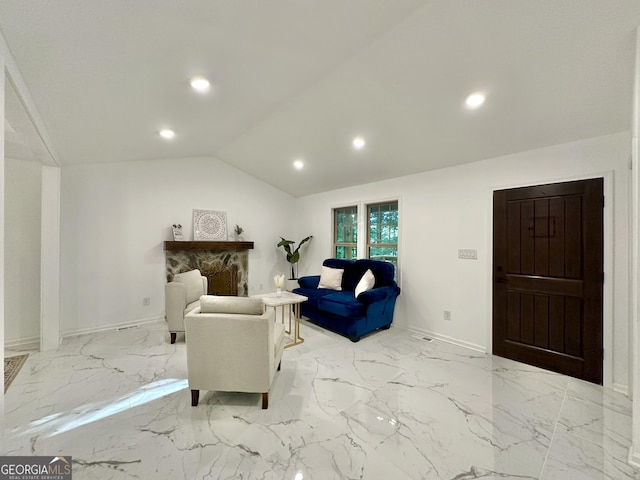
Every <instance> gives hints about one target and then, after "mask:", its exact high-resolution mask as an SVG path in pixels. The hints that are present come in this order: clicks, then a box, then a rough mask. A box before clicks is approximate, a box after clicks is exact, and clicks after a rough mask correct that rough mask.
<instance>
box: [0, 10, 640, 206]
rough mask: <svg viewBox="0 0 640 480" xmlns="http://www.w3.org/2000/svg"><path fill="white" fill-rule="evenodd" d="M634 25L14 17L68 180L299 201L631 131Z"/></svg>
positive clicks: (318, 15) (357, 14)
mask: <svg viewBox="0 0 640 480" xmlns="http://www.w3.org/2000/svg"><path fill="white" fill-rule="evenodd" d="M638 25H640V2H639V1H638V0H606V1H605V0H561V1H558V0H536V1H531V0H473V1H472V0H431V1H426V0H348V1H347V0H270V1H264V0H262V1H260V0H241V1H229V0H207V1H203V0H181V1H179V2H177V1H175V0H136V1H128V0H113V1H108V2H102V1H98V0H2V1H1V2H0V30H1V31H2V33H3V34H4V37H5V39H6V43H7V45H8V47H9V49H10V51H11V53H12V55H13V58H14V59H15V63H16V65H17V67H18V69H19V70H20V72H21V74H22V77H23V78H24V83H25V85H26V87H27V89H28V91H29V93H30V96H31V98H32V99H33V102H34V105H35V107H36V108H37V111H38V112H39V114H40V116H41V118H42V121H43V125H44V128H45V129H46V132H47V138H50V139H51V140H50V142H51V144H52V145H51V149H50V151H51V152H57V153H56V155H57V161H58V163H59V164H61V165H63V166H64V165H71V164H83V163H94V162H121V161H136V160H142V159H158V158H176V159H179V158H183V157H190V156H214V157H217V158H219V159H220V160H223V161H225V162H227V163H229V164H231V165H234V166H236V167H238V168H240V169H242V170H244V171H246V172H248V173H250V174H252V175H254V176H256V177H258V178H261V179H263V180H264V181H266V182H268V183H270V184H272V185H274V186H276V187H278V188H280V189H282V190H284V191H286V192H288V193H290V194H291V195H294V196H301V195H307V194H311V193H316V192H321V191H327V190H331V189H335V188H340V187H345V186H350V185H355V184H361V183H367V182H371V181H376V180H380V179H385V178H390V177H397V176H401V175H406V174H411V173H416V172H420V171H425V170H430V169H435V168H441V167H445V166H449V165H456V164H461V163H465V162H472V161H476V160H481V159H485V158H491V157H495V156H499V155H503V154H509V153H515V152H519V151H524V150H530V149H533V148H537V147H541V146H546V145H552V144H557V143H562V142H567V141H572V140H577V139H581V138H588V137H594V136H599V135H605V134H609V133H613V132H619V131H623V130H628V129H629V128H630V124H631V105H632V85H633V71H634V55H635V50H634V48H635V29H636V27H637V26H638ZM196 75H202V76H205V77H207V78H208V79H209V80H210V82H211V84H212V85H211V89H210V91H209V92H207V93H206V94H199V93H197V92H195V91H194V90H193V89H192V88H191V87H190V85H189V79H190V78H192V77H193V76H196ZM477 90H479V91H483V92H485V93H486V102H485V104H484V105H483V106H482V107H481V108H479V109H477V110H468V109H466V108H465V107H464V106H463V101H464V98H465V97H466V95H467V94H469V93H470V92H473V91H477ZM8 97H9V96H8ZM22 115H23V116H24V112H23V113H22ZM22 121H23V118H20V115H18V114H15V113H14V111H13V109H12V107H11V105H8V106H7V114H6V121H5V132H6V133H7V135H6V137H7V144H8V148H7V155H8V156H12V155H13V156H16V157H19V158H20V157H29V156H31V158H33V154H34V150H37V149H38V148H43V147H42V145H36V146H33V144H31V142H30V140H29V138H18V137H19V135H17V134H16V130H17V129H14V128H13V127H12V125H13V124H15V123H16V122H22ZM162 128H171V129H173V130H174V131H175V132H176V136H175V138H174V139H173V140H170V141H168V140H165V139H163V138H161V137H160V136H159V135H158V131H159V130H160V129H162ZM20 131H23V130H22V129H21V130H20ZM358 135H359V136H362V137H363V138H364V139H365V140H366V145H365V147H364V148H363V149H362V150H359V151H356V150H354V149H353V148H352V146H351V140H352V138H353V137H355V136H358ZM22 136H23V137H24V135H22ZM27 136H28V135H27ZM296 159H302V160H303V161H304V168H303V169H302V170H296V169H294V168H293V167H292V162H293V161H294V160H296ZM211 174H212V175H213V174H214V172H211Z"/></svg>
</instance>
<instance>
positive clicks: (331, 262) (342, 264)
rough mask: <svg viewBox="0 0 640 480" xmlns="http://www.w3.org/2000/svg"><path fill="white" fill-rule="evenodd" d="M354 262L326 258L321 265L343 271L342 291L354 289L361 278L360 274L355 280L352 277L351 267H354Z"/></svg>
mask: <svg viewBox="0 0 640 480" xmlns="http://www.w3.org/2000/svg"><path fill="white" fill-rule="evenodd" d="M355 264H356V262H355V260H347V259H345V258H327V259H326V260H325V261H324V262H322V265H323V266H325V267H330V268H341V269H343V270H344V274H343V275H342V290H351V291H353V289H354V288H355V287H356V284H357V283H358V280H360V277H361V276H362V272H360V274H359V275H358V277H357V278H354V277H353V271H354V270H353V267H354V266H355Z"/></svg>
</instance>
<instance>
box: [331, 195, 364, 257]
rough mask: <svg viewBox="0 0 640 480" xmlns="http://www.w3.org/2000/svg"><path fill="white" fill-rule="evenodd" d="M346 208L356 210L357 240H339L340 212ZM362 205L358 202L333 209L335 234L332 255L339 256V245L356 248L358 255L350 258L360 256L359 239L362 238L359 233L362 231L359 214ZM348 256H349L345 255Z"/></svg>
mask: <svg viewBox="0 0 640 480" xmlns="http://www.w3.org/2000/svg"><path fill="white" fill-rule="evenodd" d="M345 210H355V215H356V221H355V228H356V241H355V242H338V214H339V213H340V212H341V211H345ZM360 211H361V209H360V206H359V205H358V204H353V205H347V206H343V207H334V208H333V209H332V215H333V235H332V244H333V247H332V250H333V253H332V256H333V257H334V258H338V248H339V247H344V248H345V249H354V248H355V250H356V256H355V258H353V257H352V258H349V259H353V260H355V259H356V258H358V256H359V248H358V240H359V239H360V237H361V235H359V233H360V228H359V227H360V222H359V216H360ZM345 258H348V257H345Z"/></svg>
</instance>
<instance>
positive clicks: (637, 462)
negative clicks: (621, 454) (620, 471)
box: [627, 445, 640, 470]
mask: <svg viewBox="0 0 640 480" xmlns="http://www.w3.org/2000/svg"><path fill="white" fill-rule="evenodd" d="M627 462H628V463H629V465H631V466H632V467H633V468H637V469H639V470H640V452H636V451H635V450H634V448H633V445H631V446H630V447H629V457H628V458H627Z"/></svg>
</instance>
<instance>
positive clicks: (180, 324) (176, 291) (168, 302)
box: [164, 282, 187, 332]
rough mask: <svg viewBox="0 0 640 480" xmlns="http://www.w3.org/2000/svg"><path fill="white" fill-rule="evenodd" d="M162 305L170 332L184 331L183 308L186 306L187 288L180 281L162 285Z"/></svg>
mask: <svg viewBox="0 0 640 480" xmlns="http://www.w3.org/2000/svg"><path fill="white" fill-rule="evenodd" d="M164 302H165V304H164V306H165V315H166V317H167V323H168V324H169V331H170V332H183V331H184V320H183V319H184V309H185V308H186V306H187V288H186V287H185V286H184V284H183V283H180V282H169V283H167V284H166V285H165V286H164Z"/></svg>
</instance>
